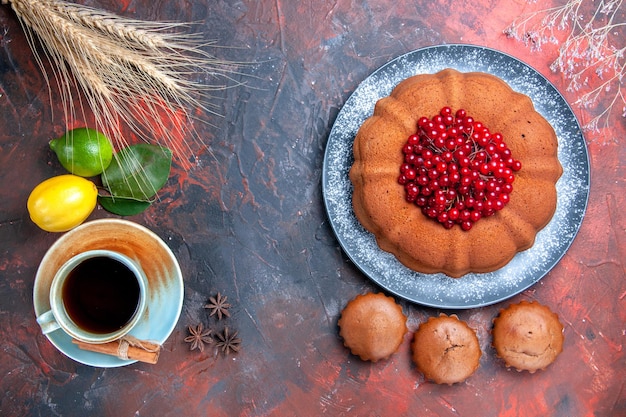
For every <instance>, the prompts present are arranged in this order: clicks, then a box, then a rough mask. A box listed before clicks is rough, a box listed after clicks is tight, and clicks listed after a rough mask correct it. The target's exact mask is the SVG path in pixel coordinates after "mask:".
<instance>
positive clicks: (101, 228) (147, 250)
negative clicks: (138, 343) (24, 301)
mask: <svg viewBox="0 0 626 417" xmlns="http://www.w3.org/2000/svg"><path fill="white" fill-rule="evenodd" d="M92 249H109V250H113V251H117V252H121V253H123V254H125V255H126V256H128V257H130V258H132V259H134V260H135V261H137V262H138V263H140V264H141V266H142V268H143V270H144V272H145V273H146V276H147V277H148V286H149V290H148V300H147V308H146V312H145V313H144V317H143V319H142V320H141V321H140V322H139V324H138V325H137V326H136V327H135V328H134V329H133V330H132V331H131V333H130V334H131V335H132V336H134V337H136V338H138V339H142V340H150V341H154V342H156V343H159V344H162V343H163V342H165V340H167V338H168V337H169V335H170V334H171V333H172V331H173V330H174V327H175V326H176V323H177V322H178V318H179V317H180V313H181V310H182V306H183V293H184V284H183V275H182V273H181V270H180V266H179V265H178V261H177V260H176V258H175V257H174V254H173V253H172V251H171V250H170V248H169V247H168V246H167V245H166V244H165V242H163V241H162V240H161V238H159V237H158V236H157V235H156V234H155V233H153V232H152V231H150V230H148V229H146V228H145V227H143V226H141V225H139V224H136V223H133V222H130V221H127V220H120V219H101V220H94V221H90V222H87V223H84V224H82V225H80V226H78V227H77V228H75V229H73V230H71V231H69V232H67V233H66V234H65V235H63V236H62V237H61V238H59V239H58V240H57V241H56V242H55V243H54V244H53V245H52V246H51V247H50V249H48V252H46V255H45V256H44V257H43V259H42V261H41V264H40V265H39V269H38V270H37V275H36V277H35V287H34V291H33V304H34V307H35V314H36V315H37V316H39V315H40V314H42V313H45V312H46V311H48V310H49V309H50V284H51V282H52V279H53V278H54V275H55V272H56V271H57V270H58V269H59V267H60V266H61V265H63V264H64V263H65V262H66V261H67V260H68V259H70V258H71V257H72V256H74V255H76V254H77V253H79V252H84V251H86V250H92ZM46 336H47V337H48V339H49V340H50V342H51V343H52V344H53V345H54V346H56V348H57V349H59V350H60V351H61V352H63V353H64V354H65V355H66V356H68V357H69V358H71V359H74V360H75V361H77V362H80V363H83V364H85V365H91V366H96V367H101V368H113V367H118V366H124V365H129V364H131V363H134V362H136V361H133V360H123V359H118V358H116V357H113V356H109V355H104V354H101V353H95V352H89V351H85V350H81V349H79V348H78V346H76V345H75V344H73V343H72V339H71V337H70V336H69V335H67V334H66V333H65V332H64V331H63V330H61V329H59V330H55V331H53V332H51V333H49V334H47V335H46Z"/></svg>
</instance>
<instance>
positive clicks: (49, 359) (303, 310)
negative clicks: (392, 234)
mask: <svg viewBox="0 0 626 417" xmlns="http://www.w3.org/2000/svg"><path fill="white" fill-rule="evenodd" d="M84 3H85V4H89V5H92V6H95V7H99V8H102V9H105V10H108V11H111V12H115V13H119V14H122V15H126V16H129V17H133V18H140V19H147V20H173V21H184V22H191V21H193V22H200V23H199V25H198V26H194V27H192V28H191V29H190V31H192V32H194V31H197V32H202V33H204V35H203V36H204V37H205V38H206V39H207V40H215V41H216V42H217V44H219V45H222V46H225V47H227V48H220V49H217V50H215V51H213V52H214V53H215V54H217V55H218V56H219V57H221V58H224V59H229V60H235V61H241V62H244V63H247V64H246V65H244V66H243V67H242V72H243V73H244V75H235V76H234V77H235V79H236V80H237V81H241V82H245V85H243V86H233V88H230V89H227V90H224V91H220V92H217V93H216V97H215V98H214V103H215V104H216V105H217V106H218V108H219V112H220V113H221V114H222V115H223V117H217V116H215V117H213V116H212V117H210V121H211V123H212V124H213V126H199V127H198V129H199V131H200V134H201V136H202V138H203V140H204V142H205V143H206V144H207V145H208V147H202V146H199V147H197V148H196V160H195V162H194V163H192V164H191V167H189V168H183V164H180V163H178V164H176V165H175V167H174V169H173V172H172V175H171V178H170V181H169V182H168V184H167V186H166V188H165V189H164V190H163V192H162V193H161V201H160V202H158V203H156V204H154V205H153V206H152V207H151V208H150V209H149V210H148V211H146V212H145V213H143V214H142V215H139V216H135V217H132V218H130V220H132V221H136V222H137V223H140V224H142V225H145V226H147V227H148V228H150V229H151V230H153V231H155V232H156V233H157V234H158V235H159V236H160V237H161V238H162V239H163V240H164V241H165V242H166V243H167V244H168V245H169V247H170V248H171V249H172V251H173V252H174V254H175V255H176V257H177V258H178V260H179V262H180V266H181V268H182V271H183V275H184V281H185V299H184V305H183V310H182V314H181V317H180V320H179V322H178V324H177V327H176V329H175V330H174V332H173V333H172V335H171V336H170V337H169V339H168V340H167V341H166V342H165V344H164V349H163V352H162V354H161V357H160V359H159V362H158V364H157V365H147V364H133V365H130V366H127V367H123V368H114V369H98V368H94V367H89V366H85V365H81V364H79V363H76V362H74V361H72V360H71V359H68V358H66V357H65V356H64V355H63V354H62V353H60V352H58V351H57V350H56V349H55V348H54V347H53V346H52V345H51V344H50V343H49V342H48V340H47V339H46V338H45V336H43V335H42V334H41V333H40V330H39V327H38V326H37V324H36V322H35V317H34V312H33V306H32V291H33V280H34V276H35V272H36V270H37V267H38V264H39V262H40V260H41V259H42V257H43V256H44V254H45V252H46V250H47V249H48V248H49V247H50V245H51V244H52V243H53V242H54V241H55V240H56V239H58V237H59V236H60V235H58V234H52V233H46V232H43V231H42V230H40V229H38V228H37V227H36V226H35V225H34V224H33V223H32V222H31V221H30V219H29V218H28V213H27V211H26V199H27V197H28V195H29V193H30V191H31V190H32V188H33V187H34V186H35V185H36V184H38V183H39V182H41V181H43V180H44V179H46V178H48V177H51V176H54V175H58V174H61V173H63V169H62V168H61V167H60V165H59V164H58V162H57V161H56V159H55V156H54V155H53V154H52V153H51V151H49V150H48V146H47V142H48V140H49V139H51V138H53V137H57V136H60V135H61V134H62V133H64V132H65V130H66V127H67V126H66V124H65V121H64V120H63V119H62V114H63V113H62V112H61V104H60V102H59V100H58V91H55V90H54V89H53V90H52V91H51V93H50V94H51V96H50V94H49V90H48V87H47V85H46V82H45V79H44V77H43V75H42V73H41V71H40V70H39V68H38V66H37V64H36V61H35V59H34V57H33V55H32V53H31V51H30V49H29V47H28V44H27V41H26V37H25V35H24V32H23V31H22V28H21V26H20V24H19V22H18V20H17V19H16V17H15V15H14V14H13V12H12V11H11V10H10V7H9V6H0V25H1V28H2V29H1V31H0V127H1V129H0V198H1V200H0V253H1V255H0V274H1V275H0V277H1V278H0V346H1V349H0V375H2V379H1V382H0V392H1V394H0V414H1V415H3V416H21V415H29V416H70V415H101V416H132V415H135V416H157V415H158V416H182V415H199V416H200V415H208V416H235V415H239V416H265V415H281V416H319V415H329V416H343V415H345V416H383V415H389V416H392V415H393V416H400V415H402V416H405V415H406V416H410V415H411V416H414V415H420V416H469V415H481V416H485V417H488V416H511V417H512V416H547V415H551V416H563V417H566V416H567V417H570V416H618V415H626V391H625V387H624V383H625V376H626V361H625V360H624V348H623V346H624V342H625V332H626V325H625V322H626V309H625V303H626V300H625V298H626V285H625V281H624V273H625V268H624V259H626V240H625V236H624V230H626V221H625V217H624V215H623V207H624V204H625V200H624V177H625V175H624V174H625V173H624V159H625V156H624V146H623V144H624V139H623V138H624V133H625V132H624V130H625V129H624V119H622V118H616V119H615V120H614V121H613V122H612V123H611V128H610V129H604V130H602V131H599V132H588V133H587V134H586V139H587V142H588V148H589V153H590V160H591V175H592V186H591V193H590V199H589V207H588V210H587V214H586V217H585V220H584V222H583V225H582V227H581V230H580V232H579V234H578V236H577V238H576V239H575V241H574V243H573V245H572V247H571V248H570V250H569V251H568V253H567V254H566V255H565V256H564V258H563V259H562V260H561V262H560V263H559V264H558V265H557V266H556V267H555V268H554V269H553V270H552V271H551V272H550V273H549V274H548V275H547V276H546V277H545V278H544V279H542V280H541V281H540V282H539V283H538V284H536V285H535V286H533V287H532V288H530V289H529V290H527V291H524V292H523V293H522V294H519V295H517V296H515V297H513V298H512V299H511V300H508V301H505V302H502V303H500V304H496V305H493V306H488V307H483V308H478V309H471V310H461V311H458V312H457V314H458V315H459V317H460V318H461V319H463V320H465V321H467V322H468V323H469V325H470V326H472V327H473V328H475V329H476V330H477V333H478V337H479V340H480V343H481V347H482V350H483V357H482V358H481V366H480V368H479V369H478V370H477V372H476V373H475V374H474V375H473V376H472V377H471V378H470V379H468V380H467V381H466V382H464V383H461V384H457V385H454V386H439V385H435V384H433V383H431V382H428V381H425V380H424V378H423V376H422V375H421V374H420V373H419V372H418V371H417V370H416V369H415V367H414V366H413V365H412V363H411V360H410V347H409V344H410V340H411V332H412V331H414V330H415V329H416V328H417V327H418V325H419V323H420V322H422V321H424V320H426V319H427V318H428V317H430V316H433V315H438V314H439V313H440V312H441V311H440V310H437V309H431V308H424V307H421V306H419V305H415V304H411V303H408V302H405V301H402V300H399V299H398V302H400V303H401V304H402V306H403V309H404V311H405V313H406V314H407V315H408V317H409V320H408V326H409V330H410V332H409V333H408V334H407V336H406V337H405V341H404V343H403V344H402V345H401V347H400V350H399V351H398V352H397V353H396V354H395V355H394V356H393V357H392V358H391V359H390V360H387V361H381V362H379V363H376V364H371V363H365V362H362V361H360V360H359V359H358V358H356V357H354V356H352V355H350V353H349V352H348V350H347V349H345V348H344V347H343V345H342V342H341V339H340V338H339V336H338V328H337V319H338V317H339V314H340V312H341V310H342V308H343V307H344V306H345V305H346V303H347V302H348V301H349V300H350V299H352V298H353V297H355V296H356V295H357V294H360V293H364V292H366V291H379V290H380V289H379V288H377V287H376V286H375V285H374V284H372V283H371V282H370V281H369V280H368V278H367V277H366V276H364V275H363V274H362V273H360V271H359V270H358V269H357V268H355V267H354V265H352V264H351V263H350V262H349V260H348V259H347V257H346V256H345V254H344V253H343V252H342V251H341V249H340V247H339V245H338V243H337V241H336V239H335V237H334V235H333V232H332V230H331V229H330V226H329V223H328V220H327V218H326V213H325V209H324V206H323V199H322V190H321V177H322V163H323V155H324V149H325V144H326V141H327V139H328V134H329V132H330V129H331V127H332V124H333V122H334V120H335V117H336V116H337V113H338V111H339V110H340V108H341V106H342V105H343V103H344V102H345V101H346V99H347V98H348V97H349V95H350V94H351V92H352V91H353V90H354V89H355V88H356V87H357V85H358V84H359V82H360V81H362V80H363V79H364V78H366V77H367V76H368V75H369V74H370V73H371V72H372V71H374V70H375V69H376V68H378V67H379V66H380V65H382V64H384V63H386V62H387V61H389V60H390V59H393V58H395V57H396V56H398V55H401V54H404V53H406V52H409V51H411V50H414V49H417V48H420V47H425V46H431V45H437V44H444V43H472V44H477V45H484V46H488V47H492V48H495V49H499V50H501V51H504V52H507V53H510V54H512V55H514V56H516V57H517V58H519V59H522V60H524V61H525V62H527V63H529V64H530V65H532V66H534V67H535V68H536V69H537V70H538V71H539V72H541V73H542V74H543V75H545V76H546V77H547V78H548V79H549V80H550V81H551V82H552V83H554V84H555V86H556V87H557V88H558V89H559V90H560V91H561V92H562V93H563V94H564V96H565V97H566V99H567V100H568V101H569V102H570V103H574V102H575V100H576V98H577V95H576V92H571V91H567V88H566V87H567V80H566V79H564V78H563V76H562V75H561V74H560V73H553V72H551V71H550V69H549V64H550V63H551V62H552V61H553V60H554V59H555V57H556V55H557V51H556V47H555V46H554V45H552V46H551V45H546V46H545V47H544V48H543V50H542V51H535V52H531V51H530V49H529V48H526V47H525V46H524V45H523V44H521V43H520V42H517V41H515V40H513V39H508V38H507V37H506V36H505V35H504V34H503V30H504V29H505V28H506V27H507V26H508V25H509V24H510V23H511V22H512V20H513V19H515V17H517V16H519V15H520V14H521V13H522V12H524V11H529V10H533V9H538V8H539V7H540V6H539V5H537V4H526V3H524V2H523V1H521V0H520V1H512V0H485V1H480V2H473V4H472V5H471V6H470V5H467V4H466V3H465V2H453V1H436V2H430V1H416V2H396V1H382V0H381V1H346V0H339V1H332V2H331V1H302V2H296V1H292V2H289V1H282V0H276V1H264V0H261V1H219V0H218V1H212V0H193V1H192V0H189V1H184V0H136V1H121V0H120V1H114V0H102V1H86V2H84ZM557 4H562V2H561V3H557ZM547 6H549V4H548V3H544V4H542V5H541V7H547ZM621 41H622V43H623V37H622V38H621ZM51 98H52V100H51ZM602 100H605V101H604V102H602V101H601V102H600V103H599V104H600V106H599V108H602V107H603V106H606V105H608V102H607V101H606V100H607V99H604V98H602ZM573 109H574V112H575V114H576V115H577V117H579V119H580V120H581V123H584V122H585V121H588V120H589V119H590V118H591V117H593V115H594V114H595V113H594V112H597V110H594V109H583V108H580V107H578V106H573ZM188 156H189V155H188ZM102 217H115V216H113V215H111V214H110V213H108V212H106V211H104V210H102V209H101V208H98V209H96V211H95V212H94V213H93V214H92V216H91V217H90V219H96V218H102ZM218 291H220V292H221V293H222V294H224V295H227V296H228V299H229V301H230V302H231V303H232V304H233V307H232V308H231V312H232V317H230V318H229V319H228V320H227V321H222V322H215V321H214V320H213V318H210V319H209V317H208V314H207V310H205V309H203V306H204V304H205V303H206V301H207V298H208V297H209V296H211V295H214V294H215V293H216V292H218ZM520 300H536V301H539V302H540V303H542V304H546V305H548V306H549V307H550V308H551V309H552V310H553V311H555V312H556V313H557V314H558V315H559V316H560V318H561V321H562V322H563V324H564V325H565V347H564V352H563V353H562V355H561V356H559V358H558V359H557V361H556V362H555V363H554V364H553V365H551V366H550V367H549V368H548V369H547V370H545V371H543V372H538V373H536V374H534V375H531V374H528V373H525V372H524V373H518V372H515V371H509V370H506V369H505V367H504V366H503V364H502V363H501V362H500V361H499V360H498V359H496V358H495V354H494V351H493V349H492V348H491V347H490V335H489V331H490V327H491V320H492V319H493V318H494V317H495V316H496V315H497V313H498V311H499V309H500V308H504V307H506V306H508V305H509V304H510V303H512V302H517V301H520ZM199 321H202V322H204V323H205V324H208V325H211V326H213V327H215V328H216V329H220V328H221V327H223V326H224V325H225V324H228V325H230V326H231V327H234V328H236V329H237V330H238V331H239V335H240V336H241V338H242V339H243V345H242V350H241V351H240V352H239V353H238V354H235V355H231V356H228V357H223V356H222V355H220V354H218V353H217V352H216V351H214V350H213V349H212V348H209V349H207V350H205V351H204V352H203V353H200V352H199V351H191V352H190V351H189V346H188V345H187V344H185V343H184V342H183V339H184V338H185V336H187V326H188V325H195V324H196V323H198V322H199Z"/></svg>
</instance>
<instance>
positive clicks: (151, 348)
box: [72, 339, 161, 365]
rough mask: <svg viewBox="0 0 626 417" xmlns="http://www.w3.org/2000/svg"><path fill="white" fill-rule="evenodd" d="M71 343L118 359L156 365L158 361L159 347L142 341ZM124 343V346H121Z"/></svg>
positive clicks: (74, 340)
mask: <svg viewBox="0 0 626 417" xmlns="http://www.w3.org/2000/svg"><path fill="white" fill-rule="evenodd" d="M72 343H74V344H75V345H77V346H78V347H79V348H80V349H82V350H88V351H90V352H97V353H103V354H105V355H111V356H115V357H117V358H120V359H126V360H136V361H139V362H145V363H150V364H153V365H154V364H156V363H157V361H158V360H159V353H160V351H161V346H160V345H158V344H156V343H152V342H147V341H144V340H141V341H139V340H135V341H131V342H130V343H129V342H128V341H126V340H124V339H122V340H115V341H113V342H108V343H97V344H96V343H86V342H82V341H80V340H76V339H72ZM124 343H125V345H123V344H124Z"/></svg>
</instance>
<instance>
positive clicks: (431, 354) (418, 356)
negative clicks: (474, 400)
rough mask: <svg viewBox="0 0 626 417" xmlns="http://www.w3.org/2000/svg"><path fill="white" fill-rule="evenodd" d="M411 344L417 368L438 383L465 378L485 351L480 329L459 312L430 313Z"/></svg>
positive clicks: (476, 366)
mask: <svg viewBox="0 0 626 417" xmlns="http://www.w3.org/2000/svg"><path fill="white" fill-rule="evenodd" d="M411 348H412V350H413V362H414V363H415V365H416V366H417V369H418V370H419V371H420V372H421V373H423V374H424V376H425V377H426V378H427V379H430V380H432V381H433V382H435V383H437V384H449V385H452V384H454V383H456V382H462V381H464V380H465V379H467V378H468V377H469V376H470V375H472V374H473V373H474V371H475V370H476V369H477V368H478V364H479V361H480V357H481V355H482V352H481V350H480V345H479V344H478V337H477V336H476V332H475V331H474V330H473V329H472V328H470V327H469V326H468V325H467V324H466V323H465V322H463V321H461V320H459V318H458V317H457V316H456V315H451V316H447V315H445V314H441V315H440V316H439V317H430V318H429V319H428V321H426V322H425V323H422V324H421V325H420V326H419V328H418V329H417V331H416V332H415V335H414V337H413V342H412V344H411Z"/></svg>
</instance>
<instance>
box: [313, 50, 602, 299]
mask: <svg viewBox="0 0 626 417" xmlns="http://www.w3.org/2000/svg"><path fill="white" fill-rule="evenodd" d="M453 48H457V49H463V50H472V51H478V52H480V51H483V53H484V52H488V53H491V54H497V55H500V56H502V57H504V58H506V59H508V60H511V61H512V62H514V63H516V64H517V65H518V66H522V67H525V68H526V69H527V70H528V71H531V72H532V73H534V76H535V77H538V78H537V79H538V80H540V81H541V82H543V83H545V84H547V85H548V86H550V87H551V89H552V91H553V92H554V93H555V94H556V97H555V98H556V99H558V100H559V101H560V102H561V104H563V105H564V106H565V107H564V109H565V110H566V111H567V113H568V115H570V116H571V119H572V121H573V122H574V124H575V127H576V133H577V134H576V135H575V136H576V137H575V138H574V139H575V140H574V141H576V140H577V139H579V140H580V141H581V143H582V145H583V146H582V147H581V148H582V159H581V160H584V165H585V168H586V169H585V175H584V176H583V178H581V179H582V180H583V182H584V184H585V188H584V198H583V201H581V202H580V203H581V204H580V211H581V214H580V218H579V219H578V221H577V223H576V224H575V225H574V226H575V227H574V231H573V233H572V236H571V238H570V239H569V241H568V242H567V243H566V244H565V245H564V246H563V247H562V250H561V252H560V253H559V254H558V256H556V258H555V259H553V260H552V261H551V262H550V265H548V267H547V269H546V270H545V271H543V272H542V273H541V274H540V276H538V277H534V278H533V279H532V280H531V281H530V282H528V283H526V284H524V285H523V286H518V287H516V288H515V290H514V291H513V292H512V293H510V294H507V295H504V296H501V297H498V298H494V299H490V300H487V301H476V302H471V303H458V304H448V303H438V302H435V301H432V300H430V301H428V300H421V299H420V300H418V299H416V298H415V297H409V296H407V295H406V294H404V293H402V292H400V291H398V290H396V289H394V288H389V286H387V285H383V284H382V283H381V282H380V280H379V279H375V278H373V277H372V276H370V273H369V272H368V271H367V270H365V268H364V267H363V265H361V262H360V261H359V260H358V259H355V255H354V254H353V253H351V252H350V251H349V250H348V248H346V244H345V242H344V241H343V239H342V237H341V233H340V232H339V230H338V227H337V225H336V224H335V222H334V220H333V217H332V215H333V214H334V213H333V212H332V210H331V204H330V202H329V198H328V193H327V187H328V186H329V184H328V182H329V178H328V176H329V172H328V171H329V170H328V168H327V167H328V163H329V158H330V157H329V152H330V148H331V147H330V146H329V145H330V144H331V142H332V141H333V138H334V136H336V135H335V130H336V129H337V122H338V121H340V120H341V117H342V113H343V112H344V111H345V109H346V108H347V107H348V106H350V105H351V104H352V101H353V100H356V99H355V97H356V96H357V94H358V93H359V91H360V88H362V86H363V85H365V83H366V82H367V81H368V80H370V79H371V78H372V77H375V76H376V75H378V74H380V73H381V72H383V71H385V70H387V68H388V67H390V66H392V65H395V64H396V63H398V62H401V61H402V60H405V59H407V58H409V57H411V56H413V55H418V54H426V53H428V52H429V51H432V50H443V49H446V50H450V49H453ZM445 67H449V68H450V67H451V68H455V66H453V65H450V62H448V61H446V63H445ZM458 67H462V65H456V68H458ZM441 69H443V68H441ZM463 71H464V72H468V71H470V70H463ZM473 71H481V72H488V73H491V71H488V70H484V69H478V68H476V69H474V70H473ZM412 73H413V74H414V75H415V74H420V73H425V72H416V71H412ZM496 76H497V75H496ZM401 80H402V79H400V81H401ZM398 82H399V81H398ZM395 85H397V83H396V84H394V86H393V87H395ZM393 87H392V89H393ZM516 91H517V90H516ZM531 99H533V97H531ZM533 104H535V100H534V99H533ZM372 109H373V105H372ZM369 116H371V114H370V113H367V114H366V115H365V118H367V117H369ZM357 130H358V129H357ZM555 130H556V129H555ZM354 134H356V132H354ZM559 139H560V138H559ZM352 140H354V137H352ZM559 142H561V140H559ZM350 153H351V152H350ZM348 168H349V167H348ZM348 171H349V169H348ZM590 171H591V170H590V161H589V151H588V146H587V142H586V140H585V137H584V134H583V130H582V128H581V125H580V122H579V121H578V118H577V117H576V114H575V113H574V111H573V109H572V107H571V105H570V104H569V103H568V102H567V100H566V99H565V97H564V96H563V95H562V94H561V92H560V91H559V90H558V89H557V88H556V87H555V86H554V85H553V84H552V82H550V80H548V79H547V78H546V77H545V76H544V75H543V74H541V72H539V71H537V70H536V69H535V68H534V67H533V66H531V65H529V64H527V63H526V62H524V61H522V60H521V59H519V58H517V57H515V56H513V55H511V54H509V53H506V52H502V51H499V50H497V49H494V48H491V47H486V46H480V45H473V44H464V43H452V44H442V45H431V46H427V47H423V48H418V49H415V50H412V51H409V52H406V53H404V54H401V55H398V56H397V57H395V58H392V59H391V60H389V61H388V62H386V63H384V64H383V65H381V66H379V67H378V68H376V69H375V70H374V71H372V72H371V73H370V74H369V75H367V76H366V77H365V78H364V79H363V80H361V81H360V82H359V84H358V85H357V87H356V88H355V89H354V91H353V92H352V93H351V94H350V95H349V97H348V98H347V99H346V101H345V103H344V104H343V106H342V107H341V109H340V110H339V112H338V113H337V116H336V118H335V121H334V122H333V126H332V128H331V131H330V133H329V136H328V140H327V143H326V147H325V151H324V159H323V168H322V196H323V200H324V206H325V208H326V214H327V218H328V221H329V223H330V224H331V228H332V230H333V233H334V234H335V237H336V238H337V241H338V243H339V245H340V247H341V249H342V251H343V253H344V254H346V256H347V257H348V258H349V259H350V261H351V262H352V263H353V264H354V265H355V266H356V267H357V268H358V269H359V270H360V271H361V272H362V273H363V274H364V275H365V276H366V277H367V278H368V279H369V280H370V281H372V282H373V283H374V284H376V285H377V286H378V287H380V288H382V289H384V290H385V291H388V292H390V293H393V294H395V295H397V296H399V297H401V298H403V299H405V300H407V301H410V302H413V303H416V304H420V305H423V306H427V307H434V308H443V309H451V310H458V309H470V308H478V307H484V306H488V305H492V304H496V303H499V302H501V301H504V300H506V299H509V298H511V297H513V296H515V295H517V294H519V293H521V292H523V291H524V290H526V289H528V288H530V287H531V286H533V285H535V284H536V283H537V282H539V281H540V280H541V279H543V278H544V277H545V275H547V274H548V273H549V272H550V271H551V270H552V269H553V268H554V267H555V266H556V265H557V264H558V263H559V262H560V260H561V259H562V258H563V256H564V255H565V254H566V253H567V251H568V250H569V248H570V247H571V245H572V243H573V242H574V240H575V238H576V236H577V234H578V232H579V230H580V227H581V226H582V222H583V220H584V216H585V213H586V211H587V206H588V201H589V194H590V188H591V172H590ZM348 182H349V183H350V181H349V180H348ZM349 189H350V193H351V190H352V184H351V183H350V184H349ZM350 200H351V194H350ZM577 201H578V200H577ZM350 212H351V216H354V213H353V212H352V206H351V204H350ZM554 220H555V219H554V218H553V219H551V221H550V222H552V221H554ZM357 223H358V220H357ZM359 225H360V223H359ZM361 227H362V226H361ZM545 228H547V226H546V227H545ZM545 228H544V229H545ZM365 232H366V233H369V234H370V235H371V233H370V232H367V231H365ZM540 232H541V231H540ZM378 250H379V251H382V249H380V248H379V247H378ZM383 253H384V252H383ZM518 255H519V253H518V254H516V257H517V256H518ZM392 256H393V255H392ZM396 261H397V259H396ZM397 263H399V261H397ZM399 266H400V267H401V268H404V269H406V270H408V271H410V270H409V269H408V268H407V267H405V266H404V265H402V264H400V265H399ZM505 267H506V265H505ZM505 267H503V268H505ZM503 268H501V269H503ZM413 272H414V271H413ZM417 274H420V275H427V276H436V275H443V274H422V273H417ZM468 275H482V274H468ZM447 278H448V279H453V280H454V279H463V277H462V278H449V277H447Z"/></svg>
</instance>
